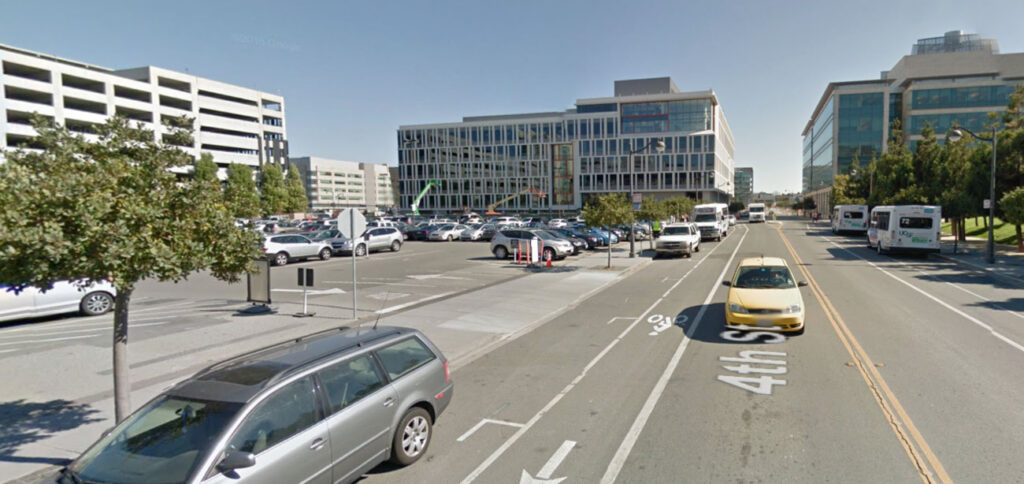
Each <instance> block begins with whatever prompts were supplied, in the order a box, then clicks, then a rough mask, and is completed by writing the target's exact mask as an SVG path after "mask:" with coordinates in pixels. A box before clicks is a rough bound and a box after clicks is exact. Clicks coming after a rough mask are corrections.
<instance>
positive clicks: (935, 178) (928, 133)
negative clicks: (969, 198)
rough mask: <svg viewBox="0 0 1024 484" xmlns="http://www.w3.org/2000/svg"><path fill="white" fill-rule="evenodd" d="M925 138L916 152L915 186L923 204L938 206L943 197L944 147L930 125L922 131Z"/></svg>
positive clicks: (918, 144)
mask: <svg viewBox="0 0 1024 484" xmlns="http://www.w3.org/2000/svg"><path fill="white" fill-rule="evenodd" d="M921 136H923V137H924V138H923V139H922V140H920V141H918V143H917V149H916V150H914V157H913V159H914V186H915V187H917V190H918V191H919V192H920V193H921V197H922V200H921V202H922V203H926V204H936V203H938V200H939V197H941V196H942V192H943V188H944V187H943V185H942V183H941V182H942V176H941V171H942V163H943V159H942V154H943V149H942V146H941V145H939V142H938V140H937V139H936V138H935V130H934V129H932V125H931V124H930V123H925V125H924V128H923V129H922V130H921Z"/></svg>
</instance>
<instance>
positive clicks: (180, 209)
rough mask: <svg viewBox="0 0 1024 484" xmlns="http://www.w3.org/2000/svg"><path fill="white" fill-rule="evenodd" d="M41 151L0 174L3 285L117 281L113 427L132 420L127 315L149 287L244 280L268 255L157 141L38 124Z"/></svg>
mask: <svg viewBox="0 0 1024 484" xmlns="http://www.w3.org/2000/svg"><path fill="white" fill-rule="evenodd" d="M33 124H34V127H35V129H36V131H37V132H38V137H37V138H36V139H35V141H36V144H37V146H38V147H39V148H40V150H39V151H23V150H18V151H15V152H12V153H9V154H8V157H7V163H5V164H3V165H0V227H2V229H0V283H3V284H8V285H10V286H11V288H12V290H14V291H20V290H23V289H25V288H27V287H30V286H34V287H39V288H42V289H49V288H52V287H53V284H54V283H55V282H57V281H61V280H71V281H81V282H82V284H85V285H87V284H89V283H90V282H91V281H98V280H106V281H109V282H110V283H111V284H112V285H113V286H114V287H115V289H116V290H117V295H116V297H115V299H114V317H113V319H114V321H113V323H114V328H113V373H114V410H115V416H116V419H117V421H119V422H120V421H121V420H123V419H124V418H125V417H126V416H127V415H128V413H129V412H130V400H129V394H130V384H129V381H128V309H129V303H130V301H131V297H132V293H133V291H134V290H135V286H136V284H137V283H138V282H139V281H141V280H143V279H149V278H153V279H158V280H161V281H181V280H184V279H185V278H186V277H187V276H188V275H189V274H191V273H193V272H196V271H200V270H209V271H210V272H211V273H212V274H213V275H214V276H215V277H217V278H219V279H222V280H227V281H237V280H238V279H239V276H240V275H241V274H242V273H243V272H245V271H247V270H249V269H250V264H251V262H252V261H253V260H254V259H255V258H257V257H259V256H261V255H262V254H260V252H259V250H258V249H257V247H258V243H259V240H260V236H259V234H257V233H254V232H248V231H245V230H242V229H239V228H236V227H235V226H234V224H233V223H232V220H231V218H232V217H231V214H230V213H229V212H228V210H227V208H226V207H225V205H224V204H223V202H221V201H220V200H219V199H218V198H219V197H217V196H216V194H215V193H214V192H212V191H210V190H207V189H206V187H204V186H203V184H202V183H201V182H197V181H196V180H188V181H184V182H179V181H178V178H177V176H176V175H175V174H174V173H172V172H171V171H170V169H171V168H181V167H186V166H188V165H190V164H192V162H193V160H192V159H191V158H190V157H189V156H188V155H187V154H186V153H184V152H183V151H181V150H179V149H177V148H175V147H172V146H167V145H164V144H163V143H162V142H158V141H156V140H155V138H154V135H153V132H152V131H149V130H147V129H142V128H139V127H134V126H129V124H128V122H127V121H126V120H124V119H122V118H112V119H110V120H108V121H107V122H106V123H105V124H103V125H100V126H97V128H96V134H97V138H98V139H97V141H96V142H95V143H90V142H88V141H86V140H84V139H83V138H82V137H81V136H79V135H75V134H71V133H70V132H69V131H68V130H67V129H66V128H65V127H62V126H57V125H53V124H52V123H51V122H49V121H46V120H44V119H42V118H39V117H37V118H35V119H34V121H33Z"/></svg>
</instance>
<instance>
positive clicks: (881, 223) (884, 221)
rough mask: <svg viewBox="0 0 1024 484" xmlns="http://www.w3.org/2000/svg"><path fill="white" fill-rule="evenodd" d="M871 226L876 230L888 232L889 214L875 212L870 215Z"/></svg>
mask: <svg viewBox="0 0 1024 484" xmlns="http://www.w3.org/2000/svg"><path fill="white" fill-rule="evenodd" d="M872 218H873V220H872V221H871V223H872V225H874V226H875V228H877V229H878V230H889V212H877V213H875V214H874V215H872Z"/></svg>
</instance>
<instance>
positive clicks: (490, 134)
mask: <svg viewBox="0 0 1024 484" xmlns="http://www.w3.org/2000/svg"><path fill="white" fill-rule="evenodd" d="M655 139H661V140H663V141H664V143H665V150H664V152H663V153H658V152H656V150H655V149H654V148H653V147H651V146H650V142H651V141H653V140H655ZM645 147H646V149H642V148H645ZM398 166H399V170H400V182H399V183H400V187H399V188H400V189H399V191H400V193H401V206H402V207H403V208H408V207H409V206H410V205H411V204H412V202H413V200H414V198H415V197H416V196H417V195H418V194H419V193H420V192H421V191H422V190H423V189H424V188H425V187H426V186H427V183H428V181H430V180H436V181H438V182H440V187H438V188H432V189H431V190H430V191H428V192H427V194H426V195H425V196H424V198H423V200H422V201H421V202H420V205H419V208H420V209H421V210H425V211H427V212H462V211H465V210H478V211H479V210H484V209H486V208H487V206H488V205H490V204H493V203H496V202H498V201H501V200H503V199H505V198H507V197H510V196H511V197H513V198H512V199H511V200H509V201H507V202H506V203H504V204H503V205H501V206H500V207H496V209H497V210H499V211H502V210H504V211H510V212H525V211H531V212H532V211H552V212H554V211H561V210H577V209H579V208H580V207H582V206H583V204H584V203H585V201H586V200H587V199H588V197H591V196H594V195H599V194H603V193H629V192H630V191H631V190H632V191H634V192H635V193H639V194H641V196H642V197H651V196H653V197H657V198H659V199H661V198H668V197H673V196H689V197H691V198H695V199H706V200H715V201H723V202H727V201H728V200H729V198H730V196H731V195H732V193H733V186H732V183H733V180H732V178H733V137H732V132H731V131H730V130H729V125H728V123H727V122H726V120H725V114H724V113H723V111H722V107H721V105H720V104H719V101H718V97H717V95H716V94H715V92H714V91H711V90H707V91H697V92H679V90H678V88H676V85H675V83H673V82H672V80H671V79H670V78H667V77H663V78H653V79H636V80H626V81H616V82H615V95H614V96H613V97H605V98H592V99H577V100H576V107H575V109H569V110H566V111H559V112H545V113H531V114H511V115H499V116H478V117H465V118H463V120H462V122H459V123H443V124H426V125H412V126H401V127H400V128H399V129H398ZM531 188H533V189H535V190H539V191H541V192H543V193H544V194H545V195H546V196H545V197H544V198H539V197H536V196H534V195H533V194H532V193H531V192H530V189H531Z"/></svg>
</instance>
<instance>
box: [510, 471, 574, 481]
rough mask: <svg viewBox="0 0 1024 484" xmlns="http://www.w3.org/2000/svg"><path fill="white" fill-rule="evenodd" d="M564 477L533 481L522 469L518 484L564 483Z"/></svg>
mask: <svg viewBox="0 0 1024 484" xmlns="http://www.w3.org/2000/svg"><path fill="white" fill-rule="evenodd" d="M564 480H565V478H564V477H559V478H558V479H534V478H533V476H531V475H530V473H529V472H526V469H523V473H522V475H520V476H519V484H558V483H559V482H562V481H564Z"/></svg>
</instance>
